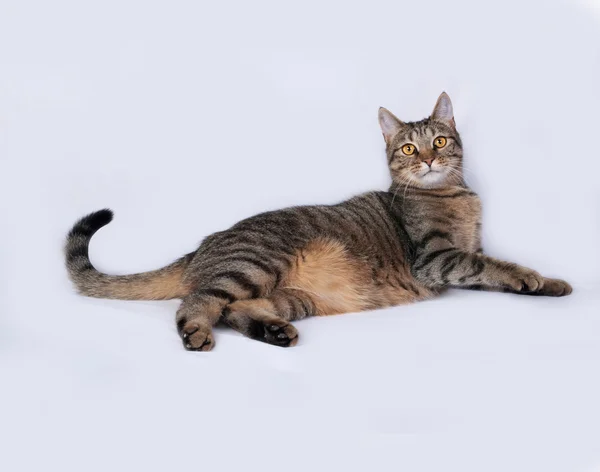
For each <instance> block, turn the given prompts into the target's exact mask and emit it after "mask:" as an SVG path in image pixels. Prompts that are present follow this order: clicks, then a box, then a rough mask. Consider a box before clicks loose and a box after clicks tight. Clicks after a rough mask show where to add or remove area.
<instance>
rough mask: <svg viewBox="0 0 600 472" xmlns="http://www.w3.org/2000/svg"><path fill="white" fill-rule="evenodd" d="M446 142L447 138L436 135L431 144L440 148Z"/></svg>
mask: <svg viewBox="0 0 600 472" xmlns="http://www.w3.org/2000/svg"><path fill="white" fill-rule="evenodd" d="M447 142H448V140H447V139H446V138H444V137H443V136H438V137H437V138H435V140H434V141H433V145H434V146H435V147H436V148H438V149H441V148H443V147H444V146H445V145H446V143H447Z"/></svg>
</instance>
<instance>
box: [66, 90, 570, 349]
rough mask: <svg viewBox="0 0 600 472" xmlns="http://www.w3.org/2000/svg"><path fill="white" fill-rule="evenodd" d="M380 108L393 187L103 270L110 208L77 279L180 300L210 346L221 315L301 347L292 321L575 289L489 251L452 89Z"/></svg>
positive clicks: (194, 330)
mask: <svg viewBox="0 0 600 472" xmlns="http://www.w3.org/2000/svg"><path fill="white" fill-rule="evenodd" d="M379 118H380V123H381V127H382V131H383V134H384V138H385V141H386V144H387V158H388V165H389V168H390V173H391V176H392V185H391V187H390V189H389V191H387V192H369V193H365V194H363V195H359V196H357V197H354V198H352V199H350V200H347V201H345V202H342V203H339V204H336V205H318V206H303V207H294V208H287V209H283V210H278V211H272V212H267V213H262V214H259V215H256V216H253V217H251V218H248V219H246V220H243V221H241V222H239V223H237V224H236V225H234V226H233V227H232V228H230V229H228V230H226V231H222V232H218V233H214V234H212V235H210V236H208V237H207V238H206V239H205V240H204V241H203V242H202V244H201V245H200V247H199V248H198V249H197V250H196V251H195V252H193V253H191V254H188V255H187V256H185V257H182V258H180V259H178V260H177V261H175V262H174V263H172V264H170V265H168V266H166V267H164V268H162V269H159V270H156V271H152V272H146V273H142V274H135V275H127V276H111V275H106V274H102V273H100V272H98V271H97V270H95V269H94V267H93V266H92V264H91V263H90V260H89V257H88V246H89V242H90V239H91V237H92V235H93V234H94V233H95V232H96V231H97V230H98V229H100V228H101V227H102V226H104V225H106V224H108V223H109V222H110V221H111V219H112V212H110V210H101V211H99V212H96V213H92V214H91V215H88V216H86V217H84V218H82V219H81V220H79V221H78V222H77V223H76V224H75V226H74V227H73V229H72V230H71V232H70V233H69V235H68V237H67V245H66V263H67V269H68V272H69V275H70V277H71V279H72V281H73V282H74V284H75V286H76V287H77V289H78V290H79V292H80V293H82V294H84V295H87V296H92V297H101V298H117V299H127V300H141V299H144V300H157V299H169V298H181V299H182V304H181V306H180V308H179V310H178V311H177V316H176V320H177V327H178V331H179V333H180V335H181V337H182V340H183V343H184V346H185V347H186V348H187V349H190V350H201V351H206V350H210V349H212V347H213V346H214V338H213V336H212V327H213V326H214V325H215V324H216V323H217V322H219V321H223V322H225V323H227V324H228V325H229V326H231V327H232V328H234V329H236V330H238V331H240V332H242V333H243V334H245V335H246V336H249V337H251V338H253V339H257V340H260V341H263V342H267V343H270V344H274V345H278V346H293V345H294V344H296V343H297V340H298V332H297V331H296V329H295V328H294V327H293V326H292V325H291V324H290V321H295V320H299V319H302V318H305V317H308V316H315V315H321V316H322V315H332V314H339V313H347V312H356V311H365V310H372V309H376V308H382V307H388V306H394V305H400V304H404V303H410V302H414V301H418V300H423V299H426V298H429V297H432V296H434V295H436V294H438V293H439V292H440V291H441V290H443V289H444V288H446V287H462V288H471V289H485V290H498V291H510V292H514V293H523V294H534V295H550V296H561V295H567V294H569V293H570V292H571V287H570V286H569V285H568V284H567V283H566V282H563V281H561V280H555V279H546V278H544V277H542V276H541V275H539V274H538V273H537V272H535V271H532V270H531V269H527V268H524V267H521V266H518V265H516V264H512V263H507V262H503V261H499V260H496V259H493V258H491V257H488V256H486V255H484V254H483V250H482V248H481V237H480V230H481V220H480V218H481V205H480V201H479V198H478V197H477V195H476V194H475V193H474V192H472V191H471V190H470V189H469V188H468V187H467V186H466V185H465V183H464V181H463V178H462V143H461V140H460V136H459V134H458V132H457V131H456V127H455V124H454V118H453V114H452V104H451V102H450V99H449V98H448V96H447V95H445V94H442V95H441V96H440V99H439V100H438V103H437V104H436V107H435V108H434V112H433V113H432V115H431V116H430V117H429V118H427V119H425V120H422V121H419V122H413V123H403V122H401V121H400V120H398V119H397V118H396V117H394V116H393V115H392V114H391V113H390V112H388V111H387V110H385V109H381V110H380V112H379ZM440 137H443V139H440ZM436 143H437V147H436ZM442 143H443V146H441V144H442ZM407 144H409V145H410V146H411V147H409V148H406V145H407ZM404 150H409V151H411V150H413V151H414V152H413V153H410V154H409V155H407V154H406V153H405V152H404Z"/></svg>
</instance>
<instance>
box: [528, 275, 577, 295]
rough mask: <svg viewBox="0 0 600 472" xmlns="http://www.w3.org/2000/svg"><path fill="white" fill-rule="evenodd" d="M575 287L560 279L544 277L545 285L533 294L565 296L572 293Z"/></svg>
mask: <svg viewBox="0 0 600 472" xmlns="http://www.w3.org/2000/svg"><path fill="white" fill-rule="evenodd" d="M572 292H573V287H571V285H569V283H567V282H565V281H564V280H560V279H548V278H544V286H543V287H542V288H541V289H539V290H538V291H537V292H535V293H534V294H533V295H543V296H546V297H564V296H566V295H571V293H572Z"/></svg>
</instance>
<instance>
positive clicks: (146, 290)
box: [65, 209, 190, 300]
mask: <svg viewBox="0 0 600 472" xmlns="http://www.w3.org/2000/svg"><path fill="white" fill-rule="evenodd" d="M112 218H113V213H112V211H111V210H108V209H105V210H100V211H96V212H94V213H90V214H89V215H87V216H84V217H83V218H81V219H80V220H79V221H77V223H75V225H74V226H73V228H72V229H71V231H69V234H68V235H67V242H66V245H65V257H66V266H67V271H68V272H69V277H70V279H71V280H72V281H73V283H74V284H75V287H76V288H77V290H78V291H79V293H81V294H82V295H86V296H88V297H95V298H114V299H119V300H168V299H171V298H183V297H184V296H186V295H187V294H188V293H189V291H190V289H189V287H187V286H186V285H185V284H184V283H183V281H182V278H183V272H184V269H185V268H186V266H187V264H188V262H189V259H190V257H189V256H185V257H182V258H181V259H178V260H176V261H175V262H173V263H172V264H170V265H168V266H166V267H163V268H162V269H158V270H154V271H150V272H143V273H140V274H132V275H107V274H103V273H101V272H99V271H97V270H96V269H95V268H94V266H93V265H92V263H91V262H90V258H89V255H88V247H89V244H90V240H91V239H92V236H93V235H94V233H95V232H96V231H98V230H99V229H100V228H102V227H103V226H105V225H107V224H108V223H110V222H111V221H112Z"/></svg>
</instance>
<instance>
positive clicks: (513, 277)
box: [412, 247, 573, 297]
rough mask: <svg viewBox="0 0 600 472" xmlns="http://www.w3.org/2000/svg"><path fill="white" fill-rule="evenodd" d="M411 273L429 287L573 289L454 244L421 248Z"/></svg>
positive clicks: (549, 292)
mask: <svg viewBox="0 0 600 472" xmlns="http://www.w3.org/2000/svg"><path fill="white" fill-rule="evenodd" d="M412 273H413V275H414V277H415V278H416V279H417V280H419V281H421V282H422V283H424V284H426V285H428V286H431V287H444V286H446V287H447V286H450V287H459V288H476V289H483V290H499V291H508V292H513V293H519V294H524V295H546V296H551V297H562V296H564V295H569V294H570V293H571V292H572V291H573V289H572V288H571V286H570V285H569V284H568V283H567V282H565V281H564V280H558V279H549V278H546V277H543V276H541V275H540V274H539V273H537V272H536V271H534V270H532V269H528V268H526V267H522V266H519V265H517V264H513V263H509V262H504V261H500V260H498V259H494V258H492V257H488V256H485V255H483V254H480V253H467V252H464V251H461V250H460V249H456V248H453V247H446V248H443V249H437V250H435V251H423V252H421V253H419V254H417V256H416V258H415V261H414V263H413V265H412Z"/></svg>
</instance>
